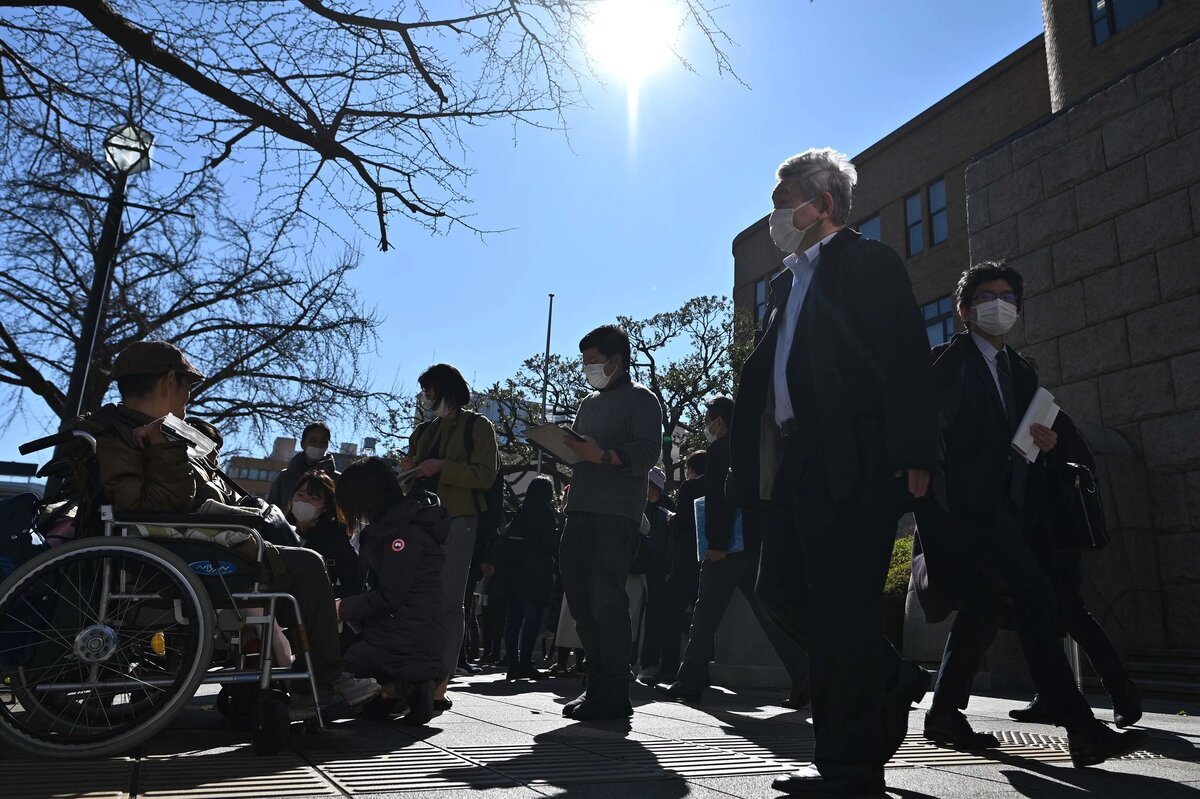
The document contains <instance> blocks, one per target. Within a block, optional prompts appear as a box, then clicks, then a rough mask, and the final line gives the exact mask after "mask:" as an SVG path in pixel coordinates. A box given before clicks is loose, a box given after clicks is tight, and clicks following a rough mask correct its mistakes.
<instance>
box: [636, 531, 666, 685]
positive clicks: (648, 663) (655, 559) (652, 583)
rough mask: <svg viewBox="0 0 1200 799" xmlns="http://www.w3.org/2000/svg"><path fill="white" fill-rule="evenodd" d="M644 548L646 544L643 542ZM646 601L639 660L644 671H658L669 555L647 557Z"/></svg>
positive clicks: (661, 554)
mask: <svg viewBox="0 0 1200 799" xmlns="http://www.w3.org/2000/svg"><path fill="white" fill-rule="evenodd" d="M642 544H643V546H644V545H645V542H644V541H643V542H642ZM644 576H645V578H646V600H645V602H644V603H643V607H644V608H645V613H644V615H643V617H642V651H641V653H640V655H639V657H638V658H637V660H638V663H640V664H641V667H642V668H643V669H657V668H658V667H659V665H660V661H661V660H662V649H663V618H664V616H665V612H666V608H667V553H666V552H665V551H662V552H652V553H648V554H647V556H646V571H645V572H644Z"/></svg>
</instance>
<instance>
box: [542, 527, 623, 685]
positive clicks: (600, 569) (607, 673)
mask: <svg viewBox="0 0 1200 799" xmlns="http://www.w3.org/2000/svg"><path fill="white" fill-rule="evenodd" d="M637 539H638V523H637V522H635V521H633V520H632V519H624V518H622V517H620V516H612V515H609V514H602V513H581V512H578V511H576V512H573V513H569V514H567V524H566V527H565V528H564V529H563V535H562V543H561V544H560V545H559V555H558V568H559V572H560V573H561V575H562V583H563V590H564V591H565V592H566V597H567V604H568V605H570V607H571V613H572V615H573V616H574V617H575V628H576V630H578V632H579V638H580V640H582V641H583V648H584V651H586V652H587V662H588V668H587V674H588V686H587V695H588V701H589V702H592V701H595V702H597V703H605V704H606V703H609V702H611V703H613V704H617V705H620V704H625V703H628V702H629V683H630V680H631V679H632V674H631V673H630V670H629V655H630V652H631V651H632V649H633V640H632V636H631V634H630V631H629V594H628V592H627V591H626V590H625V579H626V578H627V577H628V576H629V567H630V565H631V564H632V563H633V557H634V555H635V554H637V543H638V540H637Z"/></svg>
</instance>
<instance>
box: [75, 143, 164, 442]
mask: <svg viewBox="0 0 1200 799" xmlns="http://www.w3.org/2000/svg"><path fill="white" fill-rule="evenodd" d="M153 147H154V136H153V135H152V134H150V133H148V132H146V131H144V130H142V129H141V128H139V127H137V126H136V125H133V124H125V125H117V126H116V127H114V128H112V129H110V130H109V131H108V135H106V136H105V137H104V160H106V161H107V162H108V164H109V166H111V167H112V168H113V187H112V193H111V194H109V196H108V209H107V211H105V214H104V227H103V228H101V230H100V242H99V246H97V248H96V253H95V256H94V258H95V261H94V262H95V269H94V272H93V274H92V290H91V293H89V294H88V304H87V309H86V310H85V311H84V314H83V329H82V330H81V331H80V335H79V344H78V346H76V348H75V365H74V367H73V368H72V369H71V385H70V387H69V388H68V390H67V402H66V405H65V406H64V407H63V414H62V421H63V422H64V423H66V422H69V421H71V420H72V419H74V418H75V417H76V416H78V415H79V414H81V413H83V406H84V399H85V394H86V393H87V384H88V376H89V374H90V372H91V367H92V353H93V351H94V350H95V348H96V340H97V339H98V338H99V337H100V330H101V327H102V326H103V319H102V315H103V311H104V301H105V299H106V298H107V297H108V286H109V283H111V282H112V267H113V261H114V260H115V259H116V254H117V248H118V244H119V238H120V233H121V216H122V214H123V213H124V212H125V186H126V185H127V183H128V182H129V177H130V176H131V175H136V174H138V173H139V172H145V171H146V170H147V169H149V168H150V152H151V150H152V149H153Z"/></svg>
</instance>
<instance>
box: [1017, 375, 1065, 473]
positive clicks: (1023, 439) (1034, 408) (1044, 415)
mask: <svg viewBox="0 0 1200 799" xmlns="http://www.w3.org/2000/svg"><path fill="white" fill-rule="evenodd" d="M1058 411H1059V408H1058V405H1056V404H1055V402H1054V395H1053V394H1051V393H1050V392H1049V391H1047V390H1046V389H1044V388H1040V387H1039V388H1038V390H1037V393H1036V394H1034V395H1033V399H1032V400H1030V402H1029V407H1028V408H1027V409H1026V410H1025V415H1024V416H1023V417H1021V423H1020V424H1018V425H1017V432H1016V435H1014V436H1013V440H1012V446H1013V449H1015V450H1016V451H1017V452H1019V453H1021V457H1023V458H1025V460H1027V461H1029V462H1030V463H1033V462H1034V461H1036V460H1037V457H1038V453H1040V452H1041V449H1040V448H1039V447H1038V445H1037V443H1036V442H1035V441H1034V440H1033V433H1031V432H1030V430H1029V428H1031V427H1033V425H1035V424H1038V425H1042V426H1043V427H1047V428H1049V427H1051V426H1052V425H1053V424H1054V420H1055V419H1057V418H1058Z"/></svg>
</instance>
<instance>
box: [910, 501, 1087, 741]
mask: <svg viewBox="0 0 1200 799" xmlns="http://www.w3.org/2000/svg"><path fill="white" fill-rule="evenodd" d="M975 535H976V536H977V540H976V541H975V542H974V543H975V546H976V548H977V550H978V551H979V552H980V553H981V554H982V562H983V563H984V564H985V567H984V574H983V576H982V578H981V579H978V580H975V581H974V583H973V584H972V589H971V591H970V593H969V594H968V595H967V596H966V597H964V599H963V601H962V603H961V607H960V608H959V610H958V615H957V616H956V617H955V619H954V625H953V626H952V627H951V628H950V635H949V636H948V637H947V638H946V649H945V651H944V652H943V654H942V664H941V667H940V668H939V669H938V675H937V681H936V682H935V683H934V689H933V705H934V707H935V708H936V707H944V708H965V707H966V706H967V701H968V700H969V699H970V697H971V683H972V681H973V680H974V677H975V672H976V671H978V670H979V664H980V661H981V660H982V659H983V655H984V653H985V652H987V649H988V647H989V646H991V644H992V641H993V640H994V639H995V637H996V631H997V630H998V629H999V628H1000V624H1001V622H1002V621H1003V620H1004V618H1005V614H1006V601H1005V597H1004V595H1005V594H1009V595H1010V596H1011V597H1012V602H1013V614H1012V620H1013V624H1014V626H1015V627H1016V630H1017V636H1018V638H1019V639H1020V642H1021V649H1022V651H1023V652H1024V653H1025V660H1026V662H1027V663H1028V664H1029V672H1030V675H1031V676H1032V677H1033V682H1034V684H1035V685H1036V686H1037V691H1038V697H1039V698H1040V699H1041V700H1042V701H1044V702H1046V704H1047V705H1049V706H1050V708H1051V709H1052V711H1053V712H1054V713H1055V714H1056V716H1057V717H1058V718H1059V719H1060V720H1061V722H1062V723H1063V725H1064V726H1066V727H1067V728H1068V729H1070V728H1071V727H1072V726H1074V725H1078V724H1082V723H1086V722H1087V721H1090V720H1091V719H1092V718H1093V716H1092V711H1091V708H1089V707H1088V704H1087V701H1086V700H1085V699H1084V698H1083V695H1082V694H1081V693H1079V689H1078V688H1077V687H1076V685H1075V676H1074V674H1073V673H1072V672H1071V667H1070V664H1069V663H1068V662H1067V656H1066V653H1065V652H1064V651H1063V646H1062V641H1061V640H1060V639H1059V638H1058V606H1057V604H1056V601H1055V597H1054V586H1053V585H1052V584H1051V582H1050V577H1049V575H1047V574H1046V571H1045V569H1044V568H1042V565H1041V564H1040V563H1039V562H1038V560H1037V558H1036V557H1035V556H1034V554H1033V551H1032V550H1030V548H1029V545H1028V544H1027V543H1026V542H1025V537H1024V534H1023V524H1022V512H1021V511H1020V510H1019V509H1018V508H1017V507H1016V506H1014V505H1013V504H1012V502H1011V501H1009V500H1008V498H1007V496H1006V497H1004V498H1002V499H1001V501H1000V503H999V506H998V507H997V510H996V512H995V513H994V514H993V517H992V519H991V523H990V524H988V525H980V526H978V527H977V528H976V532H975Z"/></svg>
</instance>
